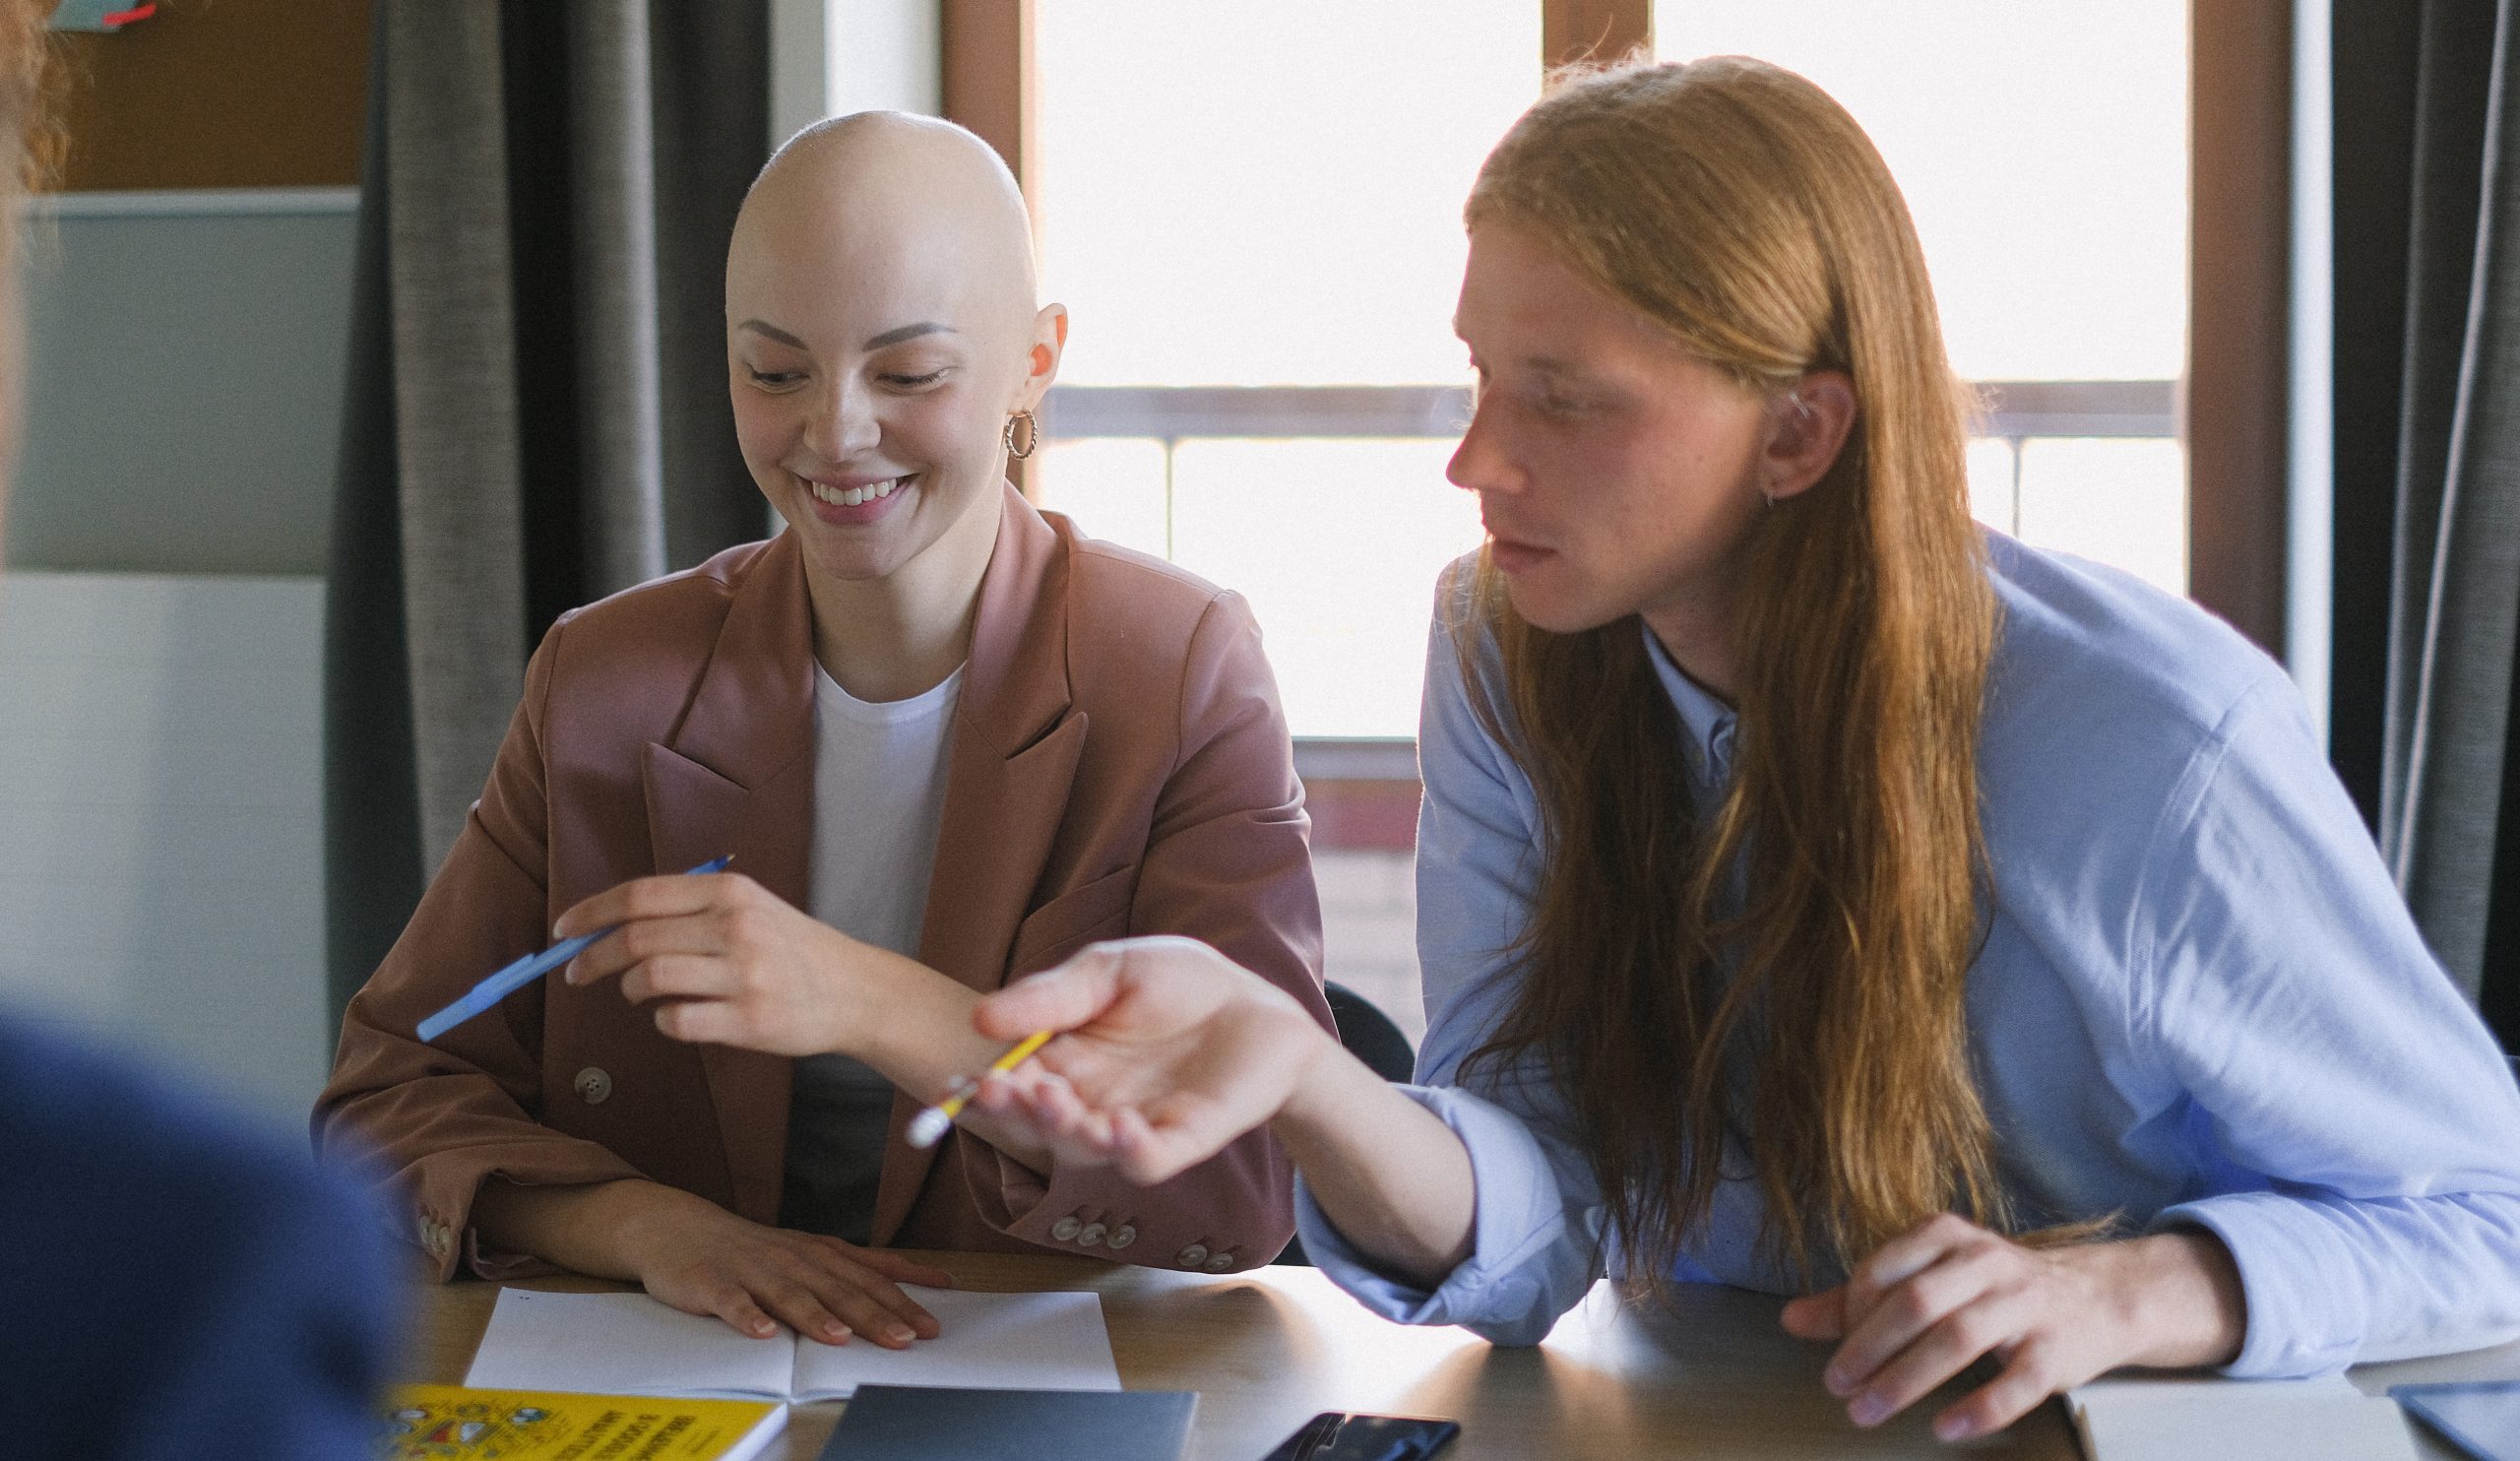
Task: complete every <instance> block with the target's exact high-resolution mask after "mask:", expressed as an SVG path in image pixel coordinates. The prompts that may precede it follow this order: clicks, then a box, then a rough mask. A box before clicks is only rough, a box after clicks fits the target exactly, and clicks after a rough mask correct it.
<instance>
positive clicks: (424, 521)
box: [325, 0, 769, 1012]
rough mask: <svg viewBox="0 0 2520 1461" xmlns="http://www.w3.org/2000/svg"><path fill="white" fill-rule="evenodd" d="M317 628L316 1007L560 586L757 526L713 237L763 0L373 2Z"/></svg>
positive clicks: (727, 216) (740, 181)
mask: <svg viewBox="0 0 2520 1461" xmlns="http://www.w3.org/2000/svg"><path fill="white" fill-rule="evenodd" d="M375 16H376V20H375V53H374V58H373V64H372V68H371V71H370V78H371V80H370V94H369V103H368V128H367V150H366V172H365V177H364V180H363V187H362V193H361V199H360V214H359V246H358V262H357V284H356V297H355V299H354V301H353V307H352V338H351V346H350V356H351V359H350V366H349V369H350V380H349V382H348V387H349V388H348V391H347V395H346V405H345V409H344V410H345V414H344V421H343V448H342V468H341V479H340V482H339V484H338V487H337V493H336V504H335V518H334V525H335V526H334V541H333V555H332V574H331V583H332V596H331V601H330V605H329V608H328V621H327V626H326V629H327V636H326V638H327V643H326V661H327V664H326V671H327V673H326V686H325V695H326V715H327V728H326V789H325V790H326V863H327V876H328V887H327V908H328V914H329V928H328V946H329V954H330V960H329V962H330V971H331V982H332V989H333V996H334V1003H335V1006H336V1010H337V1012H338V1008H339V1006H340V1005H341V1003H343V1002H344V1001H346V1000H347V998H348V996H349V994H350V993H351V992H352V991H353V990H355V989H356V988H357V987H358V985H359V984H360V983H362V982H363V981H364V980H365V979H366V977H367V975H368V973H369V971H371V970H372V969H374V968H375V967H376V964H377V962H378V961H379V960H380V959H381V958H383V956H384V953H385V950H386V949H387V948H388V947H389V946H390V945H391V944H392V942H393V940H394V938H395V936H396V935H397V934H399V933H400V931H401V929H402V925H403V922H404V921H405V920H406V919H408V918H409V917H410V911H411V909H412V907H413V906H414V905H415V904H416V903H417V901H418V898H419V893H420V890H421V888H422V887H423V886H424V885H425V882H426V880H427V877H428V875H429V874H430V872H432V871H433V870H434V869H435V868H436V866H437V864H438V862H439V861H440V860H442V859H443V858H444V857H445V855H446V852H447V849H448V848H449V847H450V846H451V845H452V844H453V842H454V839H455V835H456V833H457V831H458V830H459V829H460V828H461V827H462V825H463V820H464V815H465V809H466V807H467V806H468V805H469V804H470V803H471V802H472V800H473V797H474V796H475V795H476V794H478V792H479V790H480V786H481V782H482V778H483V777H484V775H485V774H486V773H487V772H488V769H489V765H490V760H491V756H492V754H493V752H494V751H495V749H496V747H497V745H498V741H499V737H500V735H501V733H502V732H503V731H505V729H506V726H507V723H508V718H509V716H510V714H511V713H512V712H513V710H514V709H515V706H516V700H517V695H518V692H519V690H520V689H521V688H522V686H523V680H524V667H525V661H526V657H527V655H528V654H529V653H530V652H531V651H532V649H533V646H534V644H535V643H536V641H537V640H538V639H539V638H540V636H541V633H542V631H543V630H544V629H545V628H546V627H547V626H548V625H549V623H550V621H551V619H552V618H553V617H555V616H556V615H557V614H559V613H560V612H561V611H562V610H564V609H566V608H568V607H570V606H572V605H575V604H578V603H586V602H588V601H590V600H593V599H597V598H599V597H601V596H603V595H605V594H608V593H611V592H613V591H615V590H617V589H622V588H626V587H628V586H629V585H631V584H634V583H637V582H639V581H641V580H643V579H647V578H652V577H654V576H656V575H657V574H659V573H662V572H664V571H665V570H666V569H668V568H671V567H682V566H687V565H689V564H691V563H693V562H696V561H698V560H699V559H700V558H702V557H705V556H707V555H708V554H709V553H711V552H714V551H716V550H717V549H718V548H720V547H723V546H725V545H726V544H728V543H732V542H738V541H742V540H745V539H749V538H756V537H759V536H760V534H761V530H762V524H763V522H764V517H763V510H762V507H761V502H760V498H759V496H758V494H757V493H756V492H755V491H754V489H753V486H752V483H751V480H750V478H749V477H748V476H746V475H745V473H744V470H743V465H742V462H741V460H740V459H739V458H738V456H737V455H736V451H735V446H734V437H733V427H732V424H731V422H730V421H729V419H728V415H727V408H726V387H725V345H724V328H725V327H724V323H723V318H722V313H721V303H720V299H721V281H722V278H723V268H724V258H725V242H726V236H727V232H728V230H729V228H730V227H731V225H732V222H733V219H734V211H735V207H736V205H737V204H738V203H739V202H740V200H741V198H742V195H743V190H744V188H745V186H746V185H747V184H748V183H749V182H750V181H751V178H752V175H753V173H754V171H755V170H756V169H757V168H758V167H759V166H760V165H761V162H762V160H763V159H764V158H765V156H766V155H767V152H768V146H767V140H766V135H765V134H766V133H767V131H768V126H769V122H768V77H769V56H768V33H769V23H768V15H767V0H708V3H706V4H700V3H691V0H658V3H656V4H655V5H653V6H652V5H651V4H650V3H648V0H574V3H571V4H567V5H554V4H550V3H547V0H505V3H500V0H378V3H377V5H376V8H375Z"/></svg>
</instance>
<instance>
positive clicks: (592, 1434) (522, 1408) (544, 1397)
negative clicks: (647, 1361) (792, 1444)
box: [376, 1385, 788, 1461]
mask: <svg viewBox="0 0 2520 1461" xmlns="http://www.w3.org/2000/svg"><path fill="white" fill-rule="evenodd" d="M390 1399H391V1402H392V1406H393V1408H392V1409H391V1410H389V1411H388V1412H387V1413H386V1422H385V1430H384V1433H383V1435H382V1436H380V1437H379V1439H378V1441H377V1446H376V1455H377V1461H489V1458H491V1457H499V1458H507V1457H528V1458H531V1461H746V1458H748V1457H751V1456H754V1455H757V1454H759V1452H760V1451H761V1448H762V1447H763V1446H766V1445H768V1444H769V1443H770V1439H771V1437H772V1436H775V1435H777V1434H778V1433H779V1431H780V1429H781V1428H782V1427H784V1426H786V1425H787V1424H788V1408H787V1407H786V1406H784V1405H772V1404H769V1403H766V1402H763V1401H757V1400H662V1399H658V1398H656V1397H654V1396H648V1395H570V1394H564V1393H562V1392H560V1391H556V1390H475V1389H473V1388H471V1387H469V1386H465V1385H401V1386H397V1387H396V1388H395V1389H394V1391H393V1392H392V1394H391V1396H390Z"/></svg>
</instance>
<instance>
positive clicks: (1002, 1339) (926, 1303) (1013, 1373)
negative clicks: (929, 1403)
mask: <svg viewBox="0 0 2520 1461" xmlns="http://www.w3.org/2000/svg"><path fill="white" fill-rule="evenodd" d="M902 1292H903V1293H905V1294H908V1295H909V1296H910V1297H911V1298H913V1299H914V1300H916V1301H918V1303H919V1306H920V1307H922V1308H924V1309H926V1310H927V1311H928V1312H929V1313H931V1314H934V1315H935V1316H936V1325H937V1328H938V1330H939V1331H940V1332H939V1333H938V1334H937V1336H936V1338H934V1339H925V1340H921V1341H919V1342H918V1343H917V1344H914V1345H912V1346H911V1347H910V1348H909V1349H906V1350H888V1349H885V1348H884V1347H883V1346H881V1345H872V1344H868V1343H866V1342H865V1341H864V1340H851V1341H850V1342H849V1343H847V1344H845V1345H827V1344H817V1343H815V1342H814V1341H812V1340H803V1341H800V1342H798V1344H797V1346H796V1378H795V1384H794V1388H793V1390H792V1391H791V1392H790V1393H792V1394H793V1395H794V1397H795V1398H796V1399H798V1400H835V1399H842V1398H845V1397H847V1396H848V1395H849V1394H850V1393H851V1392H852V1391H854V1390H855V1389H856V1388H857V1387H858V1386H859V1385H869V1384H872V1385H960V1386H972V1387H978V1388H986V1389H1023V1390H1116V1389H1118V1388H1120V1368H1119V1366H1117V1365H1115V1364H1113V1363H1112V1361H1111V1336H1110V1333H1109V1331H1108V1330H1106V1329H1105V1328H1104V1327H1103V1296H1102V1295H1100V1294H1088V1293H1052V1294H978V1293H973V1292H970V1291H967V1290H962V1289H923V1288H920V1287H918V1286H916V1285H914V1284H904V1285H902Z"/></svg>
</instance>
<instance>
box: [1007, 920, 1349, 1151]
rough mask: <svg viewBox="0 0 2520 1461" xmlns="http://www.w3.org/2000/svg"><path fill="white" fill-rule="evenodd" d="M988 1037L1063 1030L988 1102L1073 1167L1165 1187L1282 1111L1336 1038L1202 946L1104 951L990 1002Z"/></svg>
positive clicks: (1166, 940)
mask: <svg viewBox="0 0 2520 1461" xmlns="http://www.w3.org/2000/svg"><path fill="white" fill-rule="evenodd" d="M974 1019H975V1021H976V1023H977V1025H978V1027H979V1029H980V1030H981V1032H982V1033H984V1034H987V1035H991V1036H994V1037H996V1038H998V1039H1001V1040H1010V1041H1011V1040H1015V1039H1019V1038H1021V1037H1022V1036H1024V1035H1027V1034H1030V1033H1032V1032H1033V1031H1036V1030H1053V1031H1057V1032H1059V1038H1058V1039H1056V1040H1054V1041H1052V1042H1051V1043H1050V1044H1049V1045H1047V1046H1044V1047H1043V1048H1041V1051H1040V1054H1039V1055H1037V1056H1035V1057H1034V1059H1033V1060H1032V1061H1030V1062H1028V1063H1027V1064H1025V1065H1023V1066H1021V1067H1019V1068H1018V1069H1017V1070H1016V1071H1015V1072H1014V1073H1013V1074H1011V1075H1003V1076H991V1077H990V1078H989V1079H987V1080H986V1081H984V1082H982V1084H981V1086H980V1089H979V1092H978V1094H977V1096H976V1098H975V1101H976V1103H977V1105H978V1106H979V1107H980V1108H981V1109H982V1110H984V1111H987V1112H990V1113H991V1114H993V1115H996V1116H998V1117H1000V1118H1001V1119H1005V1120H1010V1121H1015V1122H1019V1123H1022V1124H1024V1125H1026V1126H1029V1127H1030V1128H1032V1129H1033V1131H1034V1132H1035V1134H1036V1136H1037V1138H1038V1139H1039V1140H1040V1141H1041V1142H1042V1143H1043V1144H1044V1145H1046V1146H1048V1147H1049V1148H1050V1149H1051V1150H1052V1151H1053V1152H1054V1153H1055V1155H1056V1156H1057V1158H1058V1160H1060V1161H1061V1162H1076V1163H1087V1164H1109V1165H1112V1166H1115V1167H1117V1168H1118V1169H1119V1171H1120V1172H1121V1174H1122V1175H1125V1176H1127V1177H1128V1178H1129V1179H1130V1180H1131V1181H1135V1182H1141V1183H1147V1184H1152V1183H1155V1182H1160V1181H1163V1180H1165V1179H1166V1178H1167V1177H1170V1176H1172V1175H1175V1174H1176V1173H1179V1172H1181V1171H1182V1170H1183V1169H1185V1168H1188V1167H1191V1166H1193V1165H1195V1164H1196V1163H1199V1162H1201V1161H1204V1160H1206V1159H1207V1158H1209V1157H1211V1156H1213V1155H1215V1154H1216V1153H1217V1152H1218V1151H1219V1150H1220V1149H1222V1148H1223V1147H1224V1146H1225V1145H1226V1144H1227V1143H1228V1142H1230V1141H1232V1140H1233V1139H1234V1138H1235V1137H1237V1136H1240V1135H1241V1134H1242V1133H1244V1132H1246V1131H1249V1130H1251V1129H1252V1128H1253V1127H1255V1126H1258V1125H1260V1124H1261V1123H1263V1122H1265V1121H1267V1120H1268V1119H1269V1118H1270V1117H1271V1116H1273V1115H1275V1114H1277V1112H1278V1111H1279V1109H1280V1108H1281V1107H1283V1106H1285V1105H1286V1102H1287V1098H1288V1096H1289V1095H1290V1094H1291V1093H1292V1091H1293V1090H1294V1088H1295V1086H1296V1084H1297V1083H1298V1082H1299V1081H1301V1080H1302V1078H1303V1075H1304V1072H1305V1071H1306V1069H1308V1068H1309V1066H1310V1065H1311V1063H1312V1061H1313V1060H1314V1059H1315V1058H1316V1057H1317V1056H1318V1055H1319V1054H1320V1052H1321V1051H1322V1050H1324V1049H1335V1048H1337V1044H1338V1043H1337V1041H1336V1040H1335V1039H1334V1038H1333V1037H1332V1036H1331V1035H1330V1034H1329V1033H1328V1032H1327V1031H1325V1030H1323V1029H1322V1027H1321V1026H1320V1024H1318V1023H1317V1022H1316V1021H1315V1020H1314V1018H1313V1017H1312V1016H1311V1015H1310V1014H1308V1013H1306V1012H1305V1010H1304V1008H1303V1006H1302V1005H1300V1004H1297V1003H1296V1002H1295V1001H1294V1000H1293V999H1292V998H1291V997H1290V996H1288V995H1287V994H1286V993H1285V991H1283V990H1281V989H1279V988H1277V987H1276V986H1274V985H1270V984H1269V983H1268V982H1267V981H1266V980H1263V979H1261V978H1260V977H1258V976H1257V975H1254V974H1251V973H1250V972H1248V971H1246V970H1244V969H1242V968H1240V967H1238V966H1236V965H1235V964H1233V963H1232V962H1231V961H1229V960H1228V959H1227V958H1226V957H1225V956H1224V955H1222V954H1219V953H1218V952H1217V951H1216V950H1214V949H1212V948H1209V947H1208V946H1207V945H1206V944H1203V943H1200V942H1197V941H1196V940H1194V939H1188V938H1177V937H1169V936H1166V937H1156V938H1132V939H1122V940H1119V941H1116V942H1112V943H1103V944H1096V945H1095V946H1093V947H1092V948H1089V949H1087V950H1086V951H1084V952H1083V953H1081V954H1079V955H1077V956H1076V957H1075V958H1073V959H1071V960H1069V961H1068V962H1067V963H1065V964H1062V965H1060V966H1059V967H1058V968H1056V969H1052V970H1048V971H1045V972H1044V973H1041V974H1040V975H1036V976H1034V977H1033V978H1031V979H1028V980H1024V981H1022V982H1020V983H1018V984H1015V985H1009V986H1008V987H1007V988H1005V989H1002V990H1000V991H998V992H997V993H995V994H992V995H990V996H989V997H988V998H987V999H984V1000H982V1001H981V1002H980V1005H979V1008H978V1010H977V1012H976V1014H975V1016H974Z"/></svg>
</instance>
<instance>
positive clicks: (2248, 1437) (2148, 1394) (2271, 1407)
mask: <svg viewBox="0 0 2520 1461" xmlns="http://www.w3.org/2000/svg"><path fill="white" fill-rule="evenodd" d="M2065 1404H2066V1407H2067V1408H2068V1409H2069V1410H2071V1411H2072V1412H2073V1416H2074V1427H2075V1429H2078V1430H2080V1431H2081V1432H2082V1440H2083V1451H2084V1453H2085V1454H2086V1455H2087V1456H2089V1457H2090V1458H2091V1461H2185V1458H2190V1457H2193V1458H2195V1461H2259V1458H2264V1461H2330V1458H2333V1461H2416V1453H2415V1438H2414V1437H2413V1436H2412V1435H2410V1434H2408V1432H2407V1427H2406V1420H2405V1417H2404V1415H2403V1414H2402V1413H2401V1412H2400V1411H2399V1410H2398V1406H2397V1402H2395V1401H2393V1400H2384V1399H2380V1398H2378V1397H2375V1396H2370V1395H2365V1394H2363V1393H2362V1391H2360V1390H2357V1389H2356V1388H2354V1386H2353V1385H2352V1384H2351V1383H2349V1382H2348V1381H2347V1380H2346V1379H2345V1377H2344V1376H2342V1375H2330V1376H2328V1377H2327V1378H2325V1379H2316V1380H2229V1379H2222V1378H2219V1377H2216V1376H2211V1375H2193V1376H2180V1377H2176V1378H2169V1377H2165V1378H2158V1379H2117V1380H2109V1379H2104V1380H2094V1381H2092V1382H2091V1383H2090V1384H2088V1385H2077V1386H2075V1387H2074V1388H2073V1389H2071V1390H2068V1391H2066V1392H2065Z"/></svg>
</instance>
